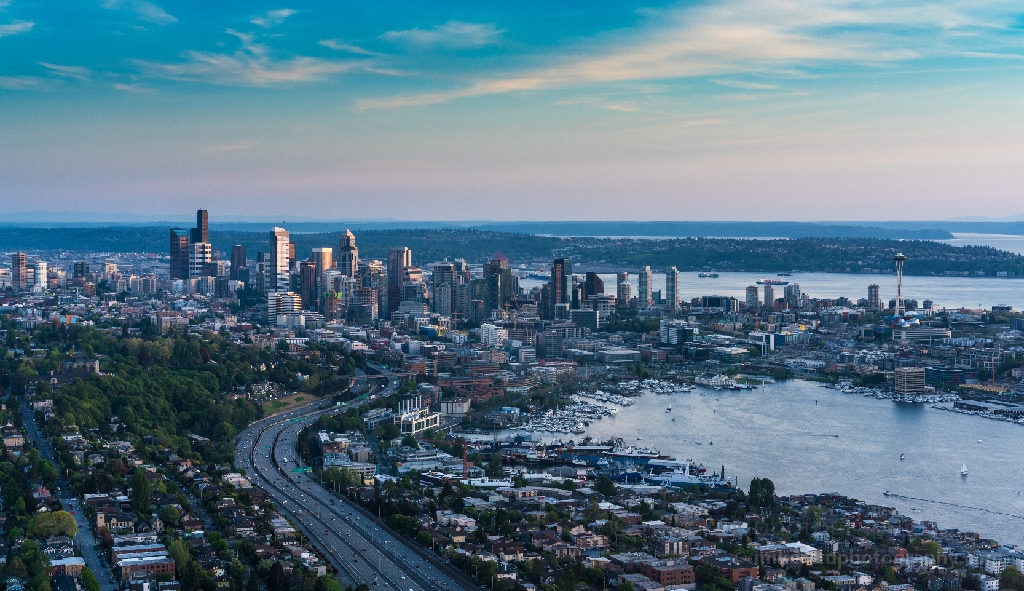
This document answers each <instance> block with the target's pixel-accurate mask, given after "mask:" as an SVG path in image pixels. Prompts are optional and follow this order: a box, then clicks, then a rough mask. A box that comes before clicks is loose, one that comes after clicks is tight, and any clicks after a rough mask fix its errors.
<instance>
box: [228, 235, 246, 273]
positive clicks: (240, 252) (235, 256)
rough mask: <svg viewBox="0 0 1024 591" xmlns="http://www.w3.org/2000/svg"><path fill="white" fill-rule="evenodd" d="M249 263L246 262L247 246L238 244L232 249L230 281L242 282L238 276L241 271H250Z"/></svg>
mask: <svg viewBox="0 0 1024 591" xmlns="http://www.w3.org/2000/svg"><path fill="white" fill-rule="evenodd" d="M248 268H249V262H248V261H247V260H246V254H245V245H244V244H236V245H234V246H232V247H231V271H230V273H231V274H230V279H232V280H234V281H242V279H241V278H239V276H238V272H239V270H241V269H248Z"/></svg>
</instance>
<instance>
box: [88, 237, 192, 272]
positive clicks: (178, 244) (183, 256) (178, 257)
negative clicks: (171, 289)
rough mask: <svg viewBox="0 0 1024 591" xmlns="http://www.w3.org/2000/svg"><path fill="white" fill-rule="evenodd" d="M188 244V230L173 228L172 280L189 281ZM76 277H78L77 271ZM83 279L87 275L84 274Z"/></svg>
mask: <svg viewBox="0 0 1024 591" xmlns="http://www.w3.org/2000/svg"><path fill="white" fill-rule="evenodd" d="M188 244H189V233H188V230H186V229H185V228H171V252H170V254H171V268H170V275H171V279H188V252H189V251H188ZM86 273H88V271H87V272H86ZM75 277H78V275H77V269H76V274H75ZM82 277H85V275H84V274H83V275H82Z"/></svg>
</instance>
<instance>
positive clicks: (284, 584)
mask: <svg viewBox="0 0 1024 591" xmlns="http://www.w3.org/2000/svg"><path fill="white" fill-rule="evenodd" d="M267 590H268V591H288V577H287V576H285V574H284V567H283V566H282V565H281V562H280V561H277V562H275V563H274V565H273V566H271V567H270V573H269V574H268V575H267Z"/></svg>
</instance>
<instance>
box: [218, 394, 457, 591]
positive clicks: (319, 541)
mask: <svg viewBox="0 0 1024 591" xmlns="http://www.w3.org/2000/svg"><path fill="white" fill-rule="evenodd" d="M387 379H388V383H387V385H386V386H385V387H384V388H383V390H382V391H380V392H378V393H377V395H378V396H389V395H390V394H392V393H394V391H395V390H396V389H397V388H398V385H399V381H398V379H397V378H395V377H389V378H387ZM364 402H365V398H364V399H363V400H362V401H353V402H352V404H361V403H364ZM326 408H327V405H326V404H325V403H318V404H315V405H312V406H310V407H306V408H303V409H299V410H295V411H292V412H290V413H284V414H280V415H274V416H272V417H269V418H266V419H263V420H261V421H259V422H257V423H254V424H252V425H250V426H249V428H247V429H246V430H245V431H244V432H243V433H242V434H241V435H240V436H239V438H238V444H237V449H236V459H235V461H236V466H237V467H240V468H245V469H246V471H247V473H248V474H249V476H250V477H251V478H252V481H253V484H255V485H257V486H259V487H260V488H262V489H263V490H265V491H266V492H267V493H268V494H269V495H270V496H271V498H273V499H274V501H275V503H276V504H277V506H278V509H279V510H280V511H281V512H282V514H284V515H286V516H287V517H289V518H290V519H291V520H292V523H294V524H295V525H296V526H297V527H298V528H299V529H300V531H302V532H303V534H305V535H306V536H307V537H308V538H309V539H310V540H311V541H312V542H313V544H314V545H315V546H316V547H317V548H318V549H320V551H321V552H322V553H323V554H324V555H325V556H326V557H327V558H328V559H329V560H330V561H331V563H332V564H333V566H334V567H336V568H337V569H338V572H339V577H340V578H341V579H342V580H343V581H344V582H346V583H349V584H351V583H355V584H360V583H366V584H369V585H370V586H371V587H372V588H373V589H375V591H376V590H379V591H463V590H464V589H465V588H467V587H469V585H467V584H464V583H465V579H463V582H462V583H460V582H456V579H459V578H461V577H459V576H457V575H455V573H454V572H453V571H451V570H450V567H446V566H443V565H441V564H437V563H435V561H434V560H433V559H430V558H428V555H427V554H426V553H425V552H423V551H422V550H419V549H415V548H413V547H412V546H410V545H409V544H408V543H407V542H406V541H405V540H403V539H400V538H398V537H396V536H394V535H392V534H391V533H390V532H389V531H386V530H385V529H384V528H382V527H381V526H380V524H379V523H377V522H376V521H375V520H374V519H372V518H371V517H369V516H368V515H367V514H366V513H365V512H364V511H362V510H361V509H360V508H358V507H356V506H354V505H353V504H352V503H351V502H350V501H348V500H347V499H345V498H343V497H340V496H338V495H336V494H334V493H333V492H331V491H329V490H327V489H325V488H323V487H321V486H320V485H319V484H318V483H316V482H314V481H313V480H312V479H311V478H310V477H309V476H308V475H307V474H302V473H294V472H293V469H294V468H295V467H296V466H297V464H296V457H295V456H296V452H295V449H296V445H295V444H296V437H297V436H298V433H299V431H300V430H301V429H302V428H303V427H304V426H306V425H307V424H308V423H310V422H313V421H315V420H316V418H317V417H318V416H320V414H322V413H323V412H324V411H325V410H326Z"/></svg>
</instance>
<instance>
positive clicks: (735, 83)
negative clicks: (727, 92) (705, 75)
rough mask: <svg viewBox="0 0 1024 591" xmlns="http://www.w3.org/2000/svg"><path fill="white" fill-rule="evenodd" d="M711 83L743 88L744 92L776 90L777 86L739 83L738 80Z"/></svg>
mask: <svg viewBox="0 0 1024 591" xmlns="http://www.w3.org/2000/svg"><path fill="white" fill-rule="evenodd" d="M711 82H713V83H715V84H718V85H719V86H728V87H729V88H743V89H745V90H778V88H779V87H778V86H777V85H775V84H760V83H758V82H740V81H738V80H712V81H711Z"/></svg>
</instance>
